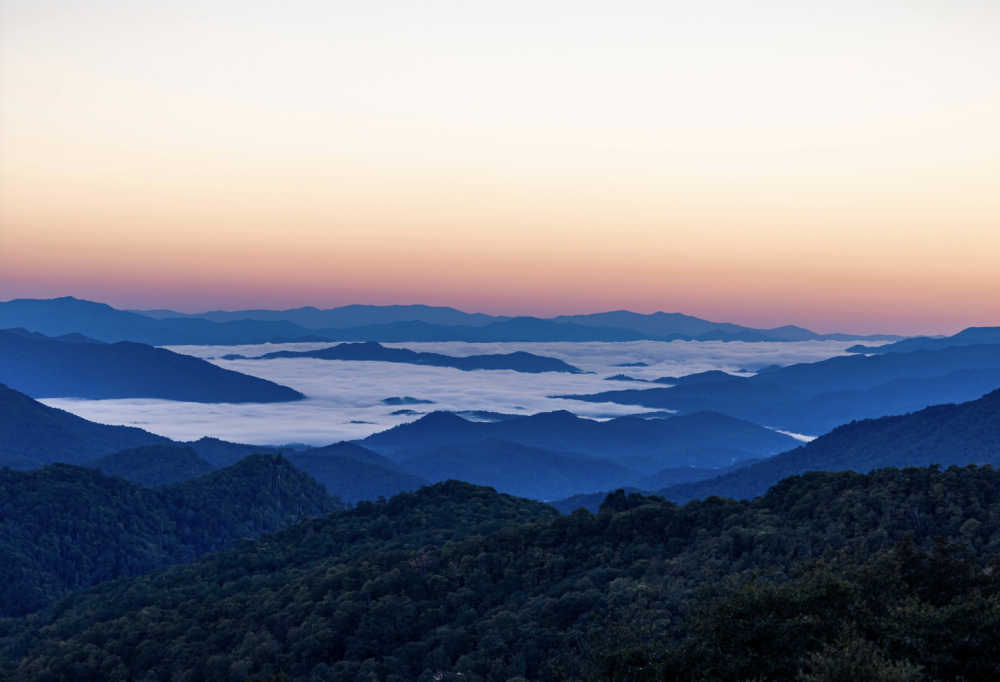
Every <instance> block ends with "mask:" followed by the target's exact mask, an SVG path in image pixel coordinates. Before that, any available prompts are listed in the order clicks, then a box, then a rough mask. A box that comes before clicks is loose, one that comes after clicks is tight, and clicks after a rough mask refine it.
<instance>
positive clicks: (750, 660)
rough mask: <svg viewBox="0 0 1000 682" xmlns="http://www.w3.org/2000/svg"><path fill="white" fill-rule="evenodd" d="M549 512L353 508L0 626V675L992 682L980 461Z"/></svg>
mask: <svg viewBox="0 0 1000 682" xmlns="http://www.w3.org/2000/svg"><path fill="white" fill-rule="evenodd" d="M553 513H554V512H553V511H552V510H551V508H548V507H546V506H544V505H540V504H538V503H532V502H529V501H526V500H517V499H513V498H510V497H506V496H502V495H498V494H496V493H494V492H493V491H490V490H487V489H483V488H477V487H474V486H471V485H468V484H462V483H455V482H449V483H445V484H438V485H436V486H433V487H430V488H425V489H423V490H420V491H418V492H416V493H407V494H403V495H399V496H397V497H396V498H393V499H392V500H390V501H388V502H385V503H377V504H369V503H362V504H359V505H358V507H357V508H355V509H353V510H348V511H342V512H338V513H336V514H334V515H331V516H329V517H327V518H325V519H321V520H310V521H305V522H302V523H299V524H296V525H294V526H292V527H290V528H288V529H286V530H284V531H281V532H279V533H275V534H272V535H269V536H265V537H263V538H261V539H259V540H258V541H256V542H244V543H240V544H238V545H237V546H236V547H235V548H233V549H232V550H229V551H227V552H223V553H220V554H217V555H214V556H211V557H205V558H203V559H202V560H201V561H199V562H198V563H195V564H193V565H188V566H178V567H174V568H172V569H169V570H167V571H165V572H163V573H158V574H152V575H147V576H141V577H137V578H133V579H131V580H128V581H116V582H113V583H105V584H103V585H100V586H98V587H97V588H95V589H93V590H91V591H88V592H86V593H82V594H78V595H75V596H74V597H72V598H70V599H69V600H67V601H64V602H62V603H61V604H60V605H59V606H58V607H57V608H56V609H54V611H53V613H52V614H51V615H49V616H46V617H38V618H34V619H31V620H20V621H6V622H3V623H0V671H3V672H2V673H0V674H3V675H5V676H6V678H8V679H12V680H48V679H52V680H63V679H65V680H71V679H88V678H90V679H93V678H101V679H133V680H145V679H165V680H166V679H171V678H173V679H199V680H200V679H204V680H233V679H239V680H243V679H273V678H279V677H281V678H283V679H287V680H290V681H295V682H298V681H300V680H301V681H305V680H337V681H340V680H350V681H351V682H354V681H355V680H359V679H366V680H375V679H377V680H379V681H380V682H389V681H392V682H398V681H399V680H428V681H429V680H432V679H433V680H445V679H448V680H471V681H479V680H484V681H488V682H507V681H508V680H511V679H518V678H521V679H525V680H539V681H541V680H565V679H585V680H647V679H648V680H653V679H657V680H659V679H665V680H691V681H692V682H693V681H694V680H731V681H733V682H737V681H739V680H750V679H767V680H776V681H777V680H796V679H802V680H816V681H819V680H841V679H844V676H845V675H851V674H855V675H868V676H870V677H868V678H867V679H882V680H913V679H927V680H942V681H947V682H952V681H954V682H957V681H958V680H959V679H964V680H970V681H971V680H992V679H996V675H997V669H996V661H997V660H1000V648H998V647H1000V635H998V634H997V633H998V632H1000V605H998V595H1000V585H998V578H997V576H998V573H997V572H996V569H997V568H1000V566H997V567H993V565H992V564H990V563H989V558H988V557H990V556H992V555H994V554H995V553H996V552H997V550H1000V475H998V473H997V472H995V471H994V470H993V469H991V468H989V467H984V468H976V467H968V468H957V467H952V468H949V469H948V470H946V471H938V470H935V469H918V468H910V469H904V470H898V469H884V470H879V471H876V472H873V473H871V474H868V475H862V474H854V473H850V472H848V473H840V474H835V473H813V474H808V475H806V476H800V477H794V478H791V479H788V480H785V481H783V482H782V483H781V484H780V485H778V486H776V487H775V488H774V489H772V490H771V491H770V492H769V493H768V494H767V495H765V496H763V497H761V498H760V499H758V500H756V501H754V502H746V501H743V502H740V501H736V500H728V499H721V498H710V499H708V500H705V501H704V502H692V503H690V504H688V505H686V506H683V507H679V506H677V505H675V504H672V503H670V502H667V501H665V500H662V499H660V498H655V497H652V498H650V497H643V496H641V495H625V494H624V493H616V494H615V495H612V496H609V498H608V500H607V501H606V503H605V505H604V506H603V507H602V510H601V511H600V513H598V514H596V515H593V514H590V513H588V512H586V511H582V510H581V511H576V512H574V513H573V514H571V515H569V516H561V517H557V518H553ZM939 537H943V538H948V540H940V539H936V538H939ZM921 675H923V676H924V677H921Z"/></svg>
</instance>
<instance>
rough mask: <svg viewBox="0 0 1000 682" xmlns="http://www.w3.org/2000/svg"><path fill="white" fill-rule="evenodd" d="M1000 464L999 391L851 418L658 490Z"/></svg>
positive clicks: (719, 489)
mask: <svg viewBox="0 0 1000 682" xmlns="http://www.w3.org/2000/svg"><path fill="white" fill-rule="evenodd" d="M929 464H940V465H941V466H944V467H946V466H949V465H952V464H955V465H958V466H965V465H967V464H993V465H998V464H1000V390H997V391H994V392H992V393H989V394H987V395H985V396H983V397H982V398H979V399H978V400H973V401H969V402H966V403H961V404H958V405H934V406H932V407H928V408H926V409H924V410H920V411H919V412H913V413H911V414H906V415H902V416H896V417H882V418H880V419H869V420H864V421H858V422H852V423H850V424H846V425H844V426H841V427H839V428H837V429H834V430H833V431H831V432H830V433H828V434H826V435H825V436H821V437H820V438H817V439H816V440H814V441H812V442H811V443H808V444H806V445H804V446H802V447H799V448H796V449H795V450H791V451H789V452H785V453H782V454H780V455H777V456H775V457H772V458H770V459H766V460H764V461H762V462H758V463H757V464H754V465H752V466H750V467H747V468H745V469H740V470H738V471H733V472H731V473H728V474H726V475H724V476H720V477H717V478H711V479H706V480H702V481H699V482H696V483H685V484H681V485H676V486H673V487H670V488H667V489H666V490H662V491H660V492H659V493H658V494H660V495H663V496H664V497H666V498H667V499H670V500H674V501H676V502H686V501H688V500H691V499H704V498H705V497H708V496H710V495H720V496H724V497H733V498H736V499H741V498H744V499H750V498H754V497H757V496H759V495H763V494H764V493H765V492H766V491H767V489H768V488H769V487H771V486H772V485H774V484H775V483H777V482H778V481H780V480H782V479H784V478H787V477H788V476H793V475H798V474H803V473H805V472H807V471H845V470H851V471H855V472H857V473H867V472H869V471H873V470H875V469H880V468H883V467H904V466H927V465H929Z"/></svg>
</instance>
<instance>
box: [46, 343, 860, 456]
mask: <svg viewBox="0 0 1000 682" xmlns="http://www.w3.org/2000/svg"><path fill="white" fill-rule="evenodd" d="M329 345H331V344H329V343H289V344H280V345H272V344H263V345H247V346H174V347H171V348H170V349H171V350H173V351H175V352H178V353H184V354H187V355H193V356H197V357H200V358H204V359H206V360H209V361H210V362H213V363H215V364H217V365H219V366H220V367H224V368H226V369H231V370H235V371H237V372H243V373H245V374H251V375H253V376H257V377H261V378H263V379H269V380H271V381H275V382H277V383H279V384H283V385H285V386H290V387H292V388H294V389H296V390H298V391H301V392H302V393H304V394H305V395H306V397H307V398H306V400H302V401H298V402H292V403H274V404H203V403H186V402H177V401H170V400H134V399H132V400H76V399H63V398H53V399H46V400H43V401H42V402H44V403H45V404H47V405H50V406H52V407H58V408H60V409H63V410H67V411H69V412H72V413H74V414H77V415H79V416H81V417H84V418H86V419H90V420H92V421H96V422H101V423H104V424H124V425H130V426H139V427H141V428H144V429H146V430H147V431H152V432H153V433H157V434H160V435H163V436H167V437H169V438H173V439H177V440H196V439H198V438H201V437H202V436H214V437H216V438H222V439H224V440H229V441H236V442H241V443H256V444H284V443H306V444H309V445H325V444H327V443H333V442H336V441H340V440H353V439H357V438H364V437H365V436H368V435H371V434H372V433H376V432H378V431H383V430H385V429H387V428H390V427H392V426H396V425H397V424H401V423H404V422H407V421H412V420H414V419H417V418H419V416H418V415H417V416H414V415H408V416H405V415H392V414H391V413H392V412H394V411H396V410H399V409H401V407H402V408H409V409H413V410H415V411H418V412H427V411H431V410H454V411H466V410H487V411H492V412H504V413H511V414H534V413H537V412H549V411H552V410H569V411H571V412H574V413H576V414H578V415H580V416H584V417H593V418H610V417H616V416H621V415H625V414H635V413H637V412H642V411H643V410H642V408H636V407H634V406H628V405H615V404H613V403H584V402H579V401H574V400H563V399H554V398H550V397H549V396H551V395H559V394H579V393H597V392H600V391H608V390H616V389H626V388H644V387H649V388H652V387H653V386H648V385H646V384H642V383H636V382H618V381H605V379H606V378H607V377H609V376H613V375H615V374H627V375H629V376H633V377H636V378H641V379H655V378H658V377H662V376H683V375H686V374H693V373H695V372H702V371H706V370H712V369H719V370H723V371H727V372H737V371H739V370H750V371H753V370H757V369H760V368H762V367H766V366H768V365H775V364H776V365H790V364H795V363H799V362H815V361H817V360H823V359H826V358H830V357H834V356H837V355H844V354H846V353H845V349H846V348H848V347H849V346H851V345H853V343H850V342H840V341H806V342H800V343H742V342H734V343H722V342H717V341H712V342H697V341H674V342H671V343H663V342H659V341H633V342H626V343H461V342H453V343H452V342H448V343H399V344H385V345H387V346H393V347H398V348H409V349H411V350H415V351H427V352H435V353H442V354H445V355H453V356H467V355H477V354H489V353H512V352H514V351H527V352H529V353H535V354H537V355H545V356H548V357H555V358H559V359H560V360H564V361H566V362H568V363H569V364H571V365H575V366H576V367H579V368H580V369H583V370H585V371H587V372H592V374H562V373H553V372H547V373H544V374H523V373H519V372H514V371H506V370H504V371H476V372H463V371H460V370H456V369H451V368H443V367H423V366H419V365H407V364H397V363H386V362H345V361H339V360H316V359H311V358H295V359H278V360H253V359H247V360H222V359H221V358H222V356H224V355H228V354H231V353H234V354H239V355H243V356H246V357H248V358H253V357H258V356H261V355H264V354H266V353H271V352H274V351H276V350H298V351H301V350H312V349H316V348H324V347H327V346H329ZM630 362H645V363H647V364H648V365H649V367H617V366H616V365H619V364H622V363H630ZM403 396H408V397H413V398H418V399H422V400H431V401H433V404H431V405H408V406H398V405H396V406H389V405H386V404H384V403H383V402H382V401H383V400H385V399H387V398H391V397H403Z"/></svg>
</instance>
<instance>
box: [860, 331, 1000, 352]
mask: <svg viewBox="0 0 1000 682" xmlns="http://www.w3.org/2000/svg"><path fill="white" fill-rule="evenodd" d="M996 343H1000V327H969V328H968V329H964V330H962V331H960V332H959V333H957V334H955V335H954V336H946V337H944V338H939V337H929V336H917V337H913V338H910V339H903V340H902V341H897V342H895V343H889V344H885V345H881V346H863V345H858V346H851V347H850V348H848V349H847V351H848V352H850V353H910V352H912V351H915V350H941V349H942V348H952V347H954V346H980V345H984V344H996Z"/></svg>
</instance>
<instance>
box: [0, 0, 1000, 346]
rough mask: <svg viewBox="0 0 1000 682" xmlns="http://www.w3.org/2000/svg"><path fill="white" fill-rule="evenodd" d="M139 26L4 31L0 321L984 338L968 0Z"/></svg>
mask: <svg viewBox="0 0 1000 682" xmlns="http://www.w3.org/2000/svg"><path fill="white" fill-rule="evenodd" d="M152 4H153V3H126V2H109V1H106V0H95V1H94V2H91V3H71V2H58V1H57V2H41V3H40V2H26V1H23V0H11V1H10V2H6V3H4V5H3V7H2V9H0V13H2V16H0V298H3V299H9V298H15V297H46V296H56V295H75V296H78V297H83V298H91V299H95V300H102V301H106V302H109V303H111V304H113V305H116V306H118V307H132V308H153V307H170V308H174V309H180V310H187V311H200V310H206V309H216V308H227V309H234V308H244V307H294V306H301V305H316V306H321V307H330V306H334V305H342V304H346V303H416V302H420V303H428V304H439V305H453V306H456V307H459V308H462V309H466V310H470V311H471V310H477V311H483V312H491V313H502V314H514V313H519V314H538V315H553V314H560V313H576V312H595V311H600V310H608V309H619V308H628V309H632V310H636V311H640V312H653V311H656V310H666V311H678V312H685V313H688V314H693V315H698V316H700V317H706V318H709V319H716V320H726V321H733V322H738V323H743V324H748V325H753V326H776V325H780V324H789V323H794V324H800V325H803V326H808V327H810V328H813V329H816V330H817V331H834V330H837V331H856V332H875V331H882V332H897V333H950V332H954V331H957V330H959V329H961V328H964V327H966V326H971V325H1000V266H998V265H997V263H998V262H1000V125H998V124H997V121H1000V80H998V78H997V74H998V73H1000V9H998V6H997V4H996V3H994V2H979V1H958V2H920V1H914V2H906V3H903V2H879V1H876V2H864V3H862V2H853V1H849V2H842V3H826V4H825V6H820V5H821V4H820V3H801V2H790V1H789V2H766V1H765V2H760V3H752V7H750V5H751V3H742V2H736V0H729V1H724V0H721V1H715V2H712V1H709V2H705V3H697V4H695V3H639V2H632V3H628V2H626V3H615V4H614V5H615V6H614V8H611V7H610V3H587V2H582V3H572V4H571V3H568V2H566V3H559V2H549V3H526V2H525V3H520V2H511V3H503V7H502V8H499V7H498V8H493V9H489V8H485V7H480V6H479V5H482V4H483V3H459V2H429V3H421V4H420V7H419V11H418V9H416V8H415V7H414V4H413V3H395V2H372V3H365V4H364V7H363V8H358V7H354V8H349V7H347V6H346V4H345V3H319V2H290V3H283V4H282V5H281V7H280V8H279V7H278V6H277V5H272V6H271V7H270V8H268V7H264V6H254V5H252V4H248V3H235V2H221V1H218V0H213V1H211V2H198V3H195V2H176V3H170V4H169V7H167V6H164V7H159V8H153V7H149V6H148V5H152ZM158 4H162V5H167V3H158ZM268 4H270V3H268ZM355 4H358V3H355ZM340 5H345V6H340ZM471 5H476V6H475V7H474V6H471ZM751 10H752V11H751Z"/></svg>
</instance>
